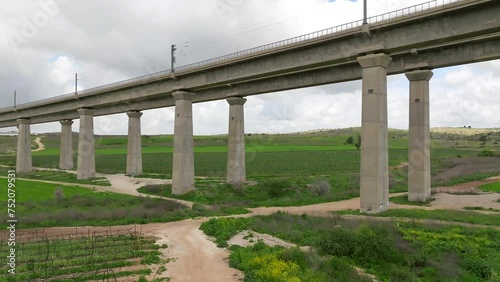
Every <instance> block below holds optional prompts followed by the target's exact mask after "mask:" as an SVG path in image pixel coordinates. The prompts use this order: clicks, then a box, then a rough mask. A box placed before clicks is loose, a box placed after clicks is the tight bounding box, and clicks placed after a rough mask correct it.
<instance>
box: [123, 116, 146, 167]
mask: <svg viewBox="0 0 500 282" xmlns="http://www.w3.org/2000/svg"><path fill="white" fill-rule="evenodd" d="M127 115H128V146H127V172H126V173H127V175H141V174H142V142H141V116H142V113H141V112H136V111H134V112H128V113H127Z"/></svg>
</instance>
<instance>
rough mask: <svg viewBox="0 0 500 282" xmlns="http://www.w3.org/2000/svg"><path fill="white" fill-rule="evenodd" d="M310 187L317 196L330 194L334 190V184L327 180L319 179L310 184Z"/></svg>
mask: <svg viewBox="0 0 500 282" xmlns="http://www.w3.org/2000/svg"><path fill="white" fill-rule="evenodd" d="M310 188H311V190H312V192H313V193H314V194H315V195H316V196H324V195H328V194H329V193H330V191H331V190H332V186H331V185H330V183H329V182H328V181H325V180H319V181H316V182H314V183H312V184H311V185H310Z"/></svg>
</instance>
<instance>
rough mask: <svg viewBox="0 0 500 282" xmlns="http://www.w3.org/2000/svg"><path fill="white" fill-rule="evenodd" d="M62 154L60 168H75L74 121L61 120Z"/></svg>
mask: <svg viewBox="0 0 500 282" xmlns="http://www.w3.org/2000/svg"><path fill="white" fill-rule="evenodd" d="M60 123H61V152H60V153H59V154H60V155H59V168H60V169H72V168H73V133H72V131H71V125H72V124H73V121H72V120H61V121H60Z"/></svg>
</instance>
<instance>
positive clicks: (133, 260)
mask: <svg viewBox="0 0 500 282" xmlns="http://www.w3.org/2000/svg"><path fill="white" fill-rule="evenodd" d="M0 241H1V243H2V244H0V253H2V254H4V253H7V247H8V246H7V244H5V241H6V237H2V239H1V240H0ZM16 247H17V254H18V256H17V261H16V273H15V275H9V274H8V273H7V269H8V263H9V261H8V260H9V258H6V257H2V259H1V260H2V263H1V265H0V280H1V281H20V282H21V281H22V282H24V281H39V280H43V281H61V282H62V281H88V280H101V281H102V280H105V281H108V280H109V281H115V280H114V279H117V278H122V277H130V278H132V279H133V278H134V277H135V279H136V280H137V277H138V276H139V275H148V274H150V273H151V272H152V270H151V269H150V266H149V265H150V264H152V263H160V261H161V259H160V256H159V255H160V252H159V249H160V247H161V248H164V247H166V246H158V245H155V239H154V238H146V237H144V236H143V235H142V234H141V232H140V231H138V230H133V229H123V230H113V231H111V230H110V231H105V232H92V233H90V232H88V233H75V234H68V235H64V236H44V234H43V232H41V233H24V234H22V235H19V236H18V238H17V246H16ZM158 281H161V280H158Z"/></svg>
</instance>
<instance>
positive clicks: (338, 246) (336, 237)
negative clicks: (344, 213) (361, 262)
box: [317, 227, 356, 256]
mask: <svg viewBox="0 0 500 282" xmlns="http://www.w3.org/2000/svg"><path fill="white" fill-rule="evenodd" d="M317 247H318V250H319V252H320V253H322V254H328V255H333V256H351V255H352V254H354V249H355V248H356V234H355V233H354V232H353V231H351V230H347V229H345V228H342V227H339V228H334V229H333V230H332V231H330V232H329V233H328V234H326V235H325V236H323V237H322V238H321V240H320V241H319V243H318V246H317Z"/></svg>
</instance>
